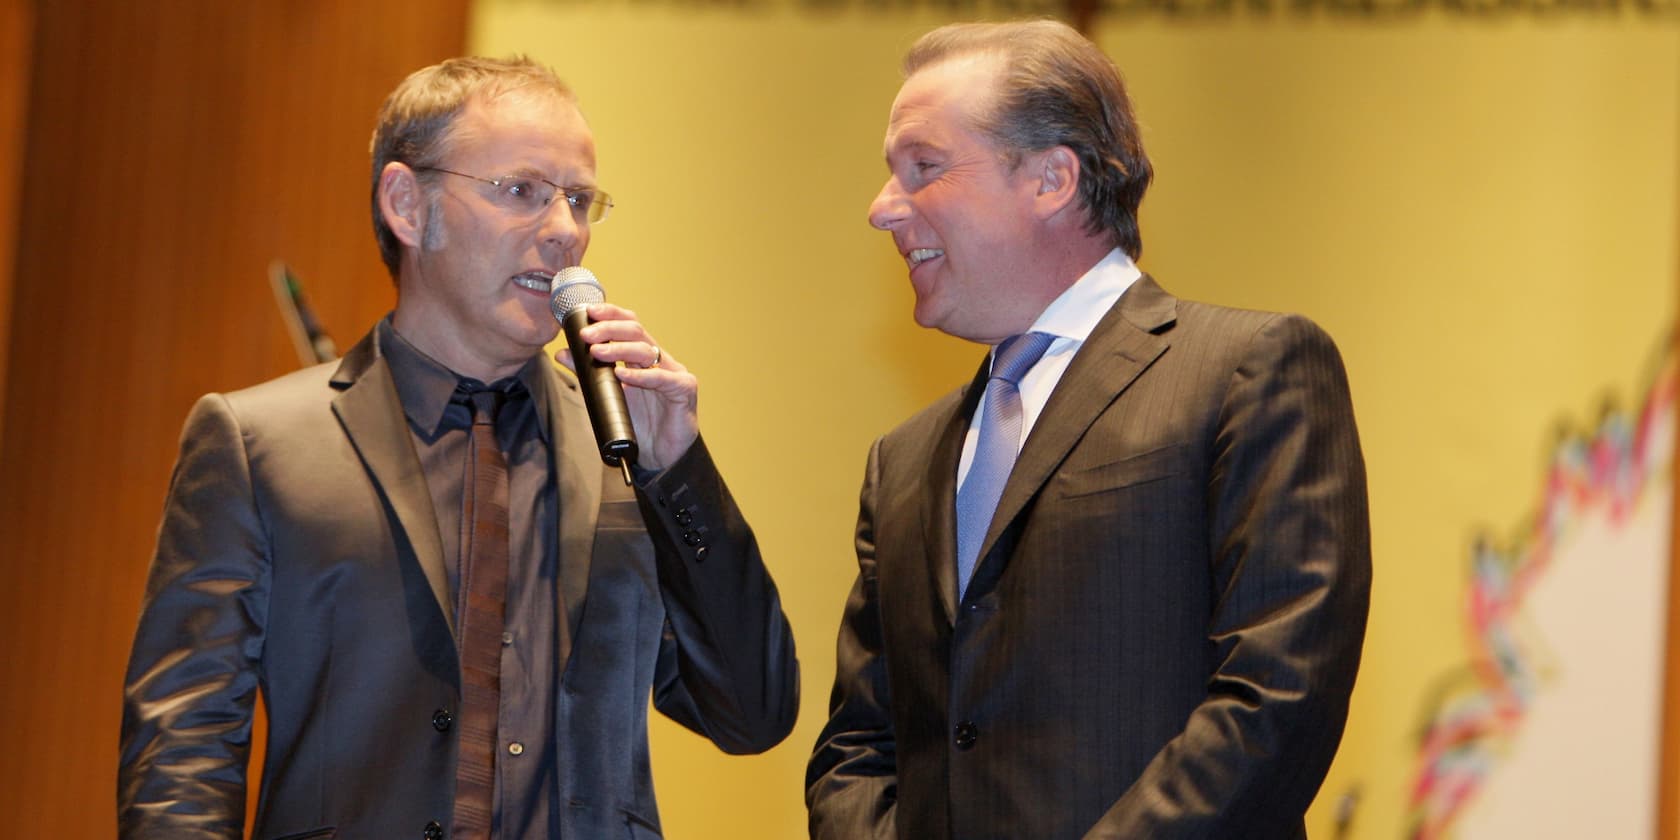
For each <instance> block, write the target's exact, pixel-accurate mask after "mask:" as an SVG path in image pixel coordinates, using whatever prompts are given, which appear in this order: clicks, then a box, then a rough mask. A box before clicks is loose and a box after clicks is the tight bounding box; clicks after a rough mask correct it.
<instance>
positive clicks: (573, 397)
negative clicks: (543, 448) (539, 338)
mask: <svg viewBox="0 0 1680 840" xmlns="http://www.w3.org/2000/svg"><path fill="white" fill-rule="evenodd" d="M543 371H544V373H543V387H544V390H546V391H547V395H546V398H545V399H544V400H543V408H544V410H545V411H546V412H547V413H548V430H549V432H548V436H549V446H548V452H549V459H550V462H551V466H552V468H553V470H554V481H555V489H556V491H557V495H558V497H559V499H560V527H559V533H558V539H559V540H560V611H561V615H560V620H559V622H558V625H559V627H560V639H559V664H558V669H557V670H556V673H561V674H563V673H565V671H566V662H567V660H568V659H569V658H570V656H571V652H572V640H573V639H576V638H577V631H578V623H579V621H580V620H582V618H583V600H584V595H585V594H587V592H588V590H589V563H590V559H591V557H592V556H593V555H594V553H595V526H596V520H597V519H598V517H599V515H600V510H601V481H602V476H603V475H604V474H605V473H604V471H603V469H602V466H601V456H600V454H599V450H598V449H597V448H596V446H595V433H594V431H593V430H592V429H591V428H590V425H589V419H588V418H589V415H588V412H587V411H586V409H585V408H584V405H583V396H582V394H580V393H579V392H578V388H577V383H576V381H575V380H573V379H571V378H569V377H563V376H561V375H560V372H559V370H558V369H557V368H555V367H554V366H553V365H544V366H543ZM569 439H570V440H575V441H578V442H577V443H576V444H575V445H569V444H568V442H567V441H568V440H569Z"/></svg>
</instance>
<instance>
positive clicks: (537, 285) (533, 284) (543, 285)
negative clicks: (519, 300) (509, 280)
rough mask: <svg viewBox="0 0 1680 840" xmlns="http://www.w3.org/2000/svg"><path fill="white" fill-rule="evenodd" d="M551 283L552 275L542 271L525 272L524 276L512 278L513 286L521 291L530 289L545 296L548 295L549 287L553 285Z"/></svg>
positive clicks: (552, 280)
mask: <svg viewBox="0 0 1680 840" xmlns="http://www.w3.org/2000/svg"><path fill="white" fill-rule="evenodd" d="M553 282H554V275H553V274H552V273H550V272H544V271H527V272H525V273H524V274H517V275H514V278H513V284H514V285H515V286H518V287H519V288H521V289H530V290H531V291H533V292H542V293H543V294H545V295H546V294H548V290H549V287H550V286H551V285H553Z"/></svg>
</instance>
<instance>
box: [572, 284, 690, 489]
mask: <svg viewBox="0 0 1680 840" xmlns="http://www.w3.org/2000/svg"><path fill="white" fill-rule="evenodd" d="M589 318H590V321H591V323H590V324H589V326H587V327H584V328H583V331H582V332H581V333H580V335H581V336H582V338H583V340H584V341H586V342H588V343H589V354H590V355H591V356H593V357H594V358H595V359H596V360H597V361H601V362H609V363H617V362H622V363H623V364H619V365H618V367H617V368H616V372H617V374H618V381H619V382H622V383H623V384H624V401H625V403H626V405H628V406H629V408H630V423H631V425H632V426H633V427H634V428H635V431H636V441H637V444H638V448H639V453H638V456H637V459H636V463H637V465H638V466H641V467H642V468H644V469H649V470H662V469H664V468H666V467H668V466H670V465H671V464H673V463H675V462H676V460H677V459H678V458H681V457H682V455H683V453H684V452H687V451H688V447H689V446H690V445H692V444H693V443H694V439H695V438H696V437H697V436H698V435H699V434H700V419H699V413H698V409H697V407H696V406H697V405H698V402H699V394H700V381H699V380H698V379H695V377H694V374H692V373H689V372H688V368H685V367H683V366H682V363H681V362H679V361H677V360H676V359H674V358H672V357H671V354H670V353H669V352H666V351H665V349H664V348H662V347H660V346H659V343H658V342H656V341H654V340H653V336H651V335H648V331H647V328H646V327H644V326H642V322H641V321H638V320H636V313H634V312H631V311H630V310H628V309H625V308H623V307H621V306H615V305H613V304H611V303H592V304H590V305H589ZM554 357H555V359H557V360H558V361H559V362H560V363H561V364H563V365H565V366H566V367H568V368H570V369H571V370H572V371H574V372H575V371H576V370H577V366H576V364H574V362H573V360H572V354H571V351H570V350H566V349H562V350H561V351H560V352H558V353H556V354H554Z"/></svg>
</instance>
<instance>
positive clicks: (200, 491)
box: [117, 395, 270, 840]
mask: <svg viewBox="0 0 1680 840" xmlns="http://www.w3.org/2000/svg"><path fill="white" fill-rule="evenodd" d="M269 582H270V568H269V562H268V548H267V537H266V534H265V533H264V529H263V526H262V522H261V517H260V515H259V513H258V511H257V509H256V504H255V501H254V496H253V493H252V486H251V474H250V469H249V464H248V462H247V460H246V456H245V450H244V446H243V441H242V438H241V433H240V428H239V424H238V421H237V419H236V418H235V417H234V414H233V411H232V409H231V408H230V406H229V404H228V402H227V400H226V399H224V398H223V397H221V396H220V395H210V396H206V397H204V398H202V399H200V400H199V402H198V404H197V405H196V406H194V407H193V410H192V413H191V415H190V416H189V417H188V419H187V423H186V427H185V429H184V430H183V432H182V436H181V452H180V457H179V459H178V460H177V462H176V465H175V471H174V476H173V477H172V479H171V481H170V487H169V494H168V499H167V502H166V503H165V508H164V515H163V524H162V526H161V528H160V530H159V533H158V542H157V552H156V555H155V557H154V559H153V562H152V567H151V572H150V577H149V579H148V581H147V584H146V594H145V598H144V601H143V603H142V606H141V612H140V621H139V627H138V630H137V632H136V634H135V640H134V648H133V652H132V655H131V657H130V659H129V665H128V672H127V674H126V676H125V678H124V689H123V715H122V739H121V753H120V757H119V765H118V781H117V787H118V789H117V800H118V802H117V822H118V834H119V836H121V837H123V838H127V839H128V840H138V838H152V837H156V838H165V837H167V838H170V839H171V840H195V839H196V838H238V837H240V836H242V833H243V830H244V822H245V795H246V785H245V766H246V761H247V758H248V756H249V753H250V746H251V713H252V705H253V703H254V702H255V699H256V695H257V690H258V663H259V661H260V659H261V656H262V649H263V642H264V635H265V627H266V624H267V615H268V589H269Z"/></svg>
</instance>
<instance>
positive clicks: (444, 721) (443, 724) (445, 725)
mask: <svg viewBox="0 0 1680 840" xmlns="http://www.w3.org/2000/svg"><path fill="white" fill-rule="evenodd" d="M454 722H455V719H454V718H453V717H451V716H450V714H449V710H448V709H438V710H437V711H435V712H432V728H433V729H436V730H437V731H439V732H448V731H449V725H450V724H451V723H454Z"/></svg>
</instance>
